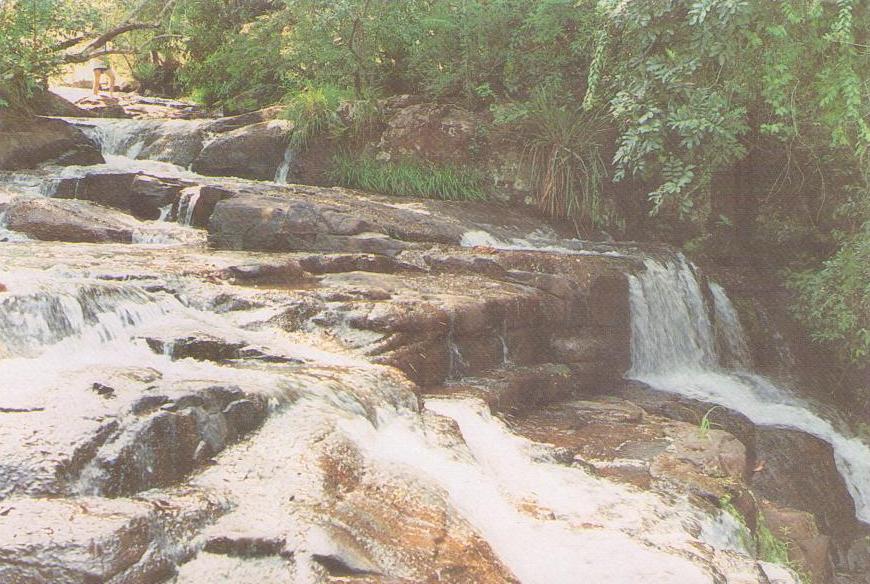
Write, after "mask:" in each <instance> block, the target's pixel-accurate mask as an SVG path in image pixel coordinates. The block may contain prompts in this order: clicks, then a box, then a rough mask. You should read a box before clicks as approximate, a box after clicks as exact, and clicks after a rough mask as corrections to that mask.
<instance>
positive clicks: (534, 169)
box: [515, 88, 621, 231]
mask: <svg viewBox="0 0 870 584" xmlns="http://www.w3.org/2000/svg"><path fill="white" fill-rule="evenodd" d="M568 103H570V102H568ZM515 123H516V124H517V125H518V129H519V130H520V132H521V133H522V134H523V136H524V137H525V139H526V141H527V142H526V144H527V145H526V148H525V150H524V152H523V157H522V160H523V165H524V166H525V168H526V170H527V172H528V175H529V179H530V181H531V184H532V185H533V187H534V190H535V196H536V199H537V205H538V207H539V208H540V209H541V210H542V211H544V212H546V213H547V214H549V215H550V216H552V217H557V218H564V219H569V220H571V221H573V222H574V224H575V226H576V227H577V229H578V231H582V230H586V229H588V228H606V227H610V226H619V225H620V224H621V222H620V220H619V217H618V216H617V215H616V213H615V212H614V211H613V208H612V206H611V205H608V204H607V202H606V201H605V200H604V197H603V190H604V181H605V180H606V179H607V166H606V164H605V163H604V159H603V157H602V146H601V144H599V139H600V137H601V135H602V133H603V132H604V131H605V129H606V125H605V123H604V118H603V116H602V115H601V114H600V113H599V112H595V111H586V110H584V109H583V108H582V107H579V106H577V107H572V106H570V105H568V104H566V102H565V100H564V99H559V98H558V97H557V96H556V95H553V94H552V93H551V92H550V91H548V90H547V89H546V88H545V89H542V90H539V91H538V93H537V94H536V95H535V96H534V98H533V99H532V100H531V101H530V102H529V104H528V106H527V107H526V108H525V111H523V112H522V114H521V115H519V116H518V120H517V121H516V122H515Z"/></svg>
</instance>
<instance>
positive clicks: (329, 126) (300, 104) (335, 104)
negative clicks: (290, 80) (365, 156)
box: [284, 84, 383, 150]
mask: <svg viewBox="0 0 870 584" xmlns="http://www.w3.org/2000/svg"><path fill="white" fill-rule="evenodd" d="M284 117H286V118H288V119H290V120H293V121H294V122H295V124H296V127H295V129H294V130H293V136H292V137H291V139H290V145H291V146H292V147H293V148H294V149H295V150H304V149H305V148H306V147H307V146H308V145H309V144H310V143H311V141H312V140H313V139H314V138H316V137H318V136H325V137H327V138H329V139H337V138H348V139H350V140H358V139H362V138H364V137H365V136H367V135H369V134H371V133H372V132H373V131H374V130H375V129H376V128H377V127H379V126H380V124H381V123H382V120H383V113H382V112H381V109H380V108H379V107H378V103H377V99H376V98H375V96H373V95H372V96H366V97H364V98H363V99H355V98H354V96H353V93H352V92H351V91H350V90H348V89H343V88H340V87H337V86H334V85H328V84H321V85H309V86H308V87H306V88H305V89H304V90H302V91H300V92H299V93H297V94H295V95H294V96H293V97H292V98H291V99H290V102H289V103H288V104H287V110H286V111H285V113H284Z"/></svg>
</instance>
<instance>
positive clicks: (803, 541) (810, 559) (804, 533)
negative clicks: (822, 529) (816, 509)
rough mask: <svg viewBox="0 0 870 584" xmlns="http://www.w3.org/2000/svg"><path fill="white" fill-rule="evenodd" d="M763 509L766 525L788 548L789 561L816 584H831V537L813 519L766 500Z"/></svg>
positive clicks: (762, 503) (761, 506) (762, 504)
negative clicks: (822, 532) (807, 574)
mask: <svg viewBox="0 0 870 584" xmlns="http://www.w3.org/2000/svg"><path fill="white" fill-rule="evenodd" d="M759 507H760V509H759V511H760V513H761V517H762V519H763V521H764V525H765V526H766V527H767V529H769V530H770V532H771V533H772V534H773V535H775V536H776V537H777V538H779V539H780V540H781V541H784V542H785V543H786V545H787V546H788V558H789V560H791V561H792V562H794V563H795V564H796V565H797V566H798V567H799V568H801V569H802V570H803V571H805V572H807V573H809V574H810V576H811V577H812V581H813V582H814V583H815V584H827V583H829V582H831V581H832V578H833V570H832V566H831V559H830V552H831V538H830V537H828V536H826V535H823V534H821V533H819V529H818V527H817V526H816V522H815V519H814V518H813V516H812V515H811V514H809V513H806V512H805V511H797V510H795V509H788V508H783V507H778V506H777V505H774V504H773V503H771V502H770V501H765V500H762V501H761V502H760V505H759Z"/></svg>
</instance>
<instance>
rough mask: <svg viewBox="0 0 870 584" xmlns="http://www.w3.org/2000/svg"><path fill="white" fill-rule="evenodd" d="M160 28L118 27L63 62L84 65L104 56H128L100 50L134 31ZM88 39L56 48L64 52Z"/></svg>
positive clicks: (141, 24) (143, 24)
mask: <svg viewBox="0 0 870 584" xmlns="http://www.w3.org/2000/svg"><path fill="white" fill-rule="evenodd" d="M158 28H160V27H159V26H158V25H156V24H152V23H150V22H128V23H126V24H122V25H121V26H117V27H115V28H113V29H112V30H110V31H108V32H105V33H103V34H101V35H100V36H98V37H97V38H95V39H94V40H92V41H91V42H89V43H88V44H87V46H85V48H84V49H82V50H81V51H79V52H77V53H67V54H65V55H64V56H63V58H62V61H63V62H64V63H84V62H85V61H89V60H91V59H94V58H96V57H102V56H104V55H115V54H128V53H129V52H130V51H124V50H119V49H105V50H102V51H101V50H99V49H102V48H103V47H105V46H106V45H107V44H108V43H109V42H111V41H112V40H114V39H115V38H116V37H119V36H121V35H122V34H125V33H128V32H132V31H134V30H154V29H158ZM85 38H87V37H78V38H77V39H69V40H67V41H64V42H63V43H60V45H58V46H57V47H56V49H57V50H63V49H64V48H69V47H71V46H73V45H75V44H78V42H81V41H82V40H84V39H85Z"/></svg>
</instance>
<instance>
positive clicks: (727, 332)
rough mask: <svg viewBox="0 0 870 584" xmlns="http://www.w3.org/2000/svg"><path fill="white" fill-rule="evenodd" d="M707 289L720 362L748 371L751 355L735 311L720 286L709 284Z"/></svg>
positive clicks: (714, 283)
mask: <svg viewBox="0 0 870 584" xmlns="http://www.w3.org/2000/svg"><path fill="white" fill-rule="evenodd" d="M709 288H710V293H711V294H712V295H713V318H714V323H715V328H716V337H717V340H719V345H718V347H719V354H720V360H722V361H723V362H724V363H726V364H728V365H729V366H732V367H734V368H737V369H745V370H750V369H751V368H752V353H751V352H750V350H749V346H748V345H747V344H746V335H745V334H744V333H743V325H741V324H740V317H739V316H738V315H737V310H735V309H734V305H733V304H731V300H730V299H729V298H728V294H727V293H726V292H725V289H724V288H722V286H720V285H719V284H717V283H716V282H710V283H709Z"/></svg>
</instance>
